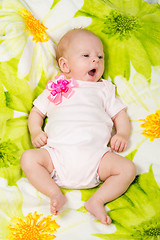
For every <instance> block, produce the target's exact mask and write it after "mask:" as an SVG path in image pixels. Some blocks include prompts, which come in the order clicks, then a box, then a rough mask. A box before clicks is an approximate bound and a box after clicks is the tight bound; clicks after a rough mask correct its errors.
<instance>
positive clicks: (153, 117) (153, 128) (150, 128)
mask: <svg viewBox="0 0 160 240" xmlns="http://www.w3.org/2000/svg"><path fill="white" fill-rule="evenodd" d="M139 121H143V122H144V123H142V124H141V125H140V126H141V127H142V128H144V130H143V132H142V134H143V135H144V136H145V137H149V138H150V140H151V141H153V140H154V139H155V138H160V110H158V111H156V113H155V114H150V115H148V116H147V117H146V119H140V120H139Z"/></svg>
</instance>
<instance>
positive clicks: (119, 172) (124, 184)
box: [85, 152, 136, 224]
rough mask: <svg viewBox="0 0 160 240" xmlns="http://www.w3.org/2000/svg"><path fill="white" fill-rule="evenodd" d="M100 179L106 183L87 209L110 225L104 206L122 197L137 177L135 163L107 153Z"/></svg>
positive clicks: (100, 169)
mask: <svg viewBox="0 0 160 240" xmlns="http://www.w3.org/2000/svg"><path fill="white" fill-rule="evenodd" d="M98 174H99V177H100V179H101V180H102V181H104V183H103V184H102V186H101V187H100V188H99V189H98V190H97V191H96V192H95V193H94V194H93V195H92V196H91V198H90V199H89V200H88V201H87V202H86V204H85V207H86V209H87V210H88V211H89V212H90V213H91V214H93V215H94V216H96V217H97V218H98V219H99V220H100V221H101V222H102V223H104V224H110V223H111V219H110V218H109V216H107V214H106V211H105V208H104V204H105V203H107V202H110V201H112V200H114V199H116V198H117V197H119V196H120V195H122V194H123V193H124V192H125V191H126V190H127V188H128V187H129V185H130V184H131V183H132V181H133V180H134V178H135V176H136V168H135V165H134V164H133V162H131V161H130V160H128V159H126V158H124V157H121V156H119V155H117V154H115V153H112V152H108V153H106V154H105V155H104V156H103V158H102V160H101V162H100V165H99V169H98Z"/></svg>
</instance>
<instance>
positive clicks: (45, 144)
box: [21, 29, 136, 224]
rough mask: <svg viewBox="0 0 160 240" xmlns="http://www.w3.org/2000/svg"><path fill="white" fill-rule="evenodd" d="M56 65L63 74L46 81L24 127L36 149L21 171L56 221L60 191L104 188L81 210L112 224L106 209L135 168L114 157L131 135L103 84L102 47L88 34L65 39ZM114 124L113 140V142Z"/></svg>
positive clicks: (112, 95)
mask: <svg viewBox="0 0 160 240" xmlns="http://www.w3.org/2000/svg"><path fill="white" fill-rule="evenodd" d="M57 61H58V64H59V67H60V70H61V71H62V73H63V74H61V75H59V76H57V77H56V78H55V80H53V81H49V82H48V84H47V87H46V89H45V90H44V91H43V92H42V94H41V95H40V96H39V97H38V98H37V99H36V100H35V101H34V103H33V104H34V107H33V108H32V110H31V112H30V115H29V122H28V126H29V130H30V133H31V137H32V143H33V145H34V147H35V149H29V150H27V151H25V152H24V153H23V155H22V157H21V166H22V169H23V171H24V173H25V174H26V177H27V178H28V180H29V181H30V182H31V183H32V184H33V186H34V187H35V188H37V189H38V190H39V191H41V192H42V193H43V194H45V195H47V196H48V197H49V198H50V201H51V212H52V214H55V215H57V214H58V213H59V210H60V209H61V208H62V206H63V205H64V204H65V202H66V196H65V195H63V193H62V192H61V189H60V187H63V188H72V189H84V188H93V187H95V186H98V185H99V184H100V183H103V184H102V185H101V186H100V187H99V188H98V190H97V191H96V192H95V193H94V194H93V195H92V196H91V198H90V199H89V200H88V201H87V202H86V203H85V208H86V209H87V210H88V211H89V212H90V213H91V214H93V215H94V216H95V217H96V218H97V219H99V220H100V221H101V222H102V223H103V224H110V223H111V219H110V217H109V216H108V215H107V213H106V211H105V208H104V204H105V203H107V202H110V201H112V200H113V199H115V198H117V197H119V196H120V195H122V194H123V193H124V192H125V191H126V190H127V188H128V187H129V185H130V184H131V182H132V181H133V180H134V178H135V175H136V168H135V165H134V164H133V162H131V161H130V160H128V159H126V158H124V157H122V156H120V155H118V154H116V153H115V152H122V151H124V150H125V149H126V147H127V144H128V139H129V135H130V123H129V119H128V116H127V114H126V111H125V106H124V105H123V104H122V103H121V102H120V100H119V99H118V98H116V96H115V87H114V85H113V84H112V83H111V82H110V81H106V80H103V79H101V77H102V74H103V71H104V52H103V45H102V42H101V40H100V39H99V38H98V37H97V36H96V35H95V34H93V33H92V32H90V31H88V30H85V29H74V30H71V31H69V32H68V33H66V34H65V35H64V36H63V37H62V39H61V40H60V42H59V44H58V46H57ZM46 116H47V117H48V119H47V124H46V126H45V131H43V130H42V126H43V123H44V118H45V117H46ZM113 124H114V126H115V129H116V134H115V135H114V136H113V137H111V131H112V127H113ZM109 141H110V147H109V146H108V143H109Z"/></svg>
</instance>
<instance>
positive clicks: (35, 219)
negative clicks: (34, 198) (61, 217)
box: [8, 212, 60, 240]
mask: <svg viewBox="0 0 160 240" xmlns="http://www.w3.org/2000/svg"><path fill="white" fill-rule="evenodd" d="M41 216H42V214H41V215H39V214H37V212H35V213H33V214H32V213H29V214H28V215H27V216H26V217H24V219H22V218H20V217H14V218H12V219H11V222H12V225H10V226H9V227H8V228H9V230H10V232H9V236H8V239H9V240H20V239H23V240H52V239H54V238H55V237H56V236H55V235H53V233H54V232H55V231H56V229H57V228H59V227H60V226H59V225H58V224H57V223H56V222H55V221H54V220H52V219H51V217H52V216H51V215H48V216H47V217H44V218H42V219H40V218H41Z"/></svg>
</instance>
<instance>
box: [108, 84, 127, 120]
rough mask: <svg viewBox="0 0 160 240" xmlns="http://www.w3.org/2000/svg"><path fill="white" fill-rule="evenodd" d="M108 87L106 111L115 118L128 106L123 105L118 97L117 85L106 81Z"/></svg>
mask: <svg viewBox="0 0 160 240" xmlns="http://www.w3.org/2000/svg"><path fill="white" fill-rule="evenodd" d="M105 87H106V103H105V109H106V112H107V113H108V115H109V116H110V117H111V118H113V117H114V116H115V115H116V114H117V113H119V112H120V111H121V110H122V109H125V108H126V106H125V105H124V104H123V103H122V101H121V100H120V98H119V97H118V96H116V93H115V85H113V84H112V83H111V82H109V81H105Z"/></svg>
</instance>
